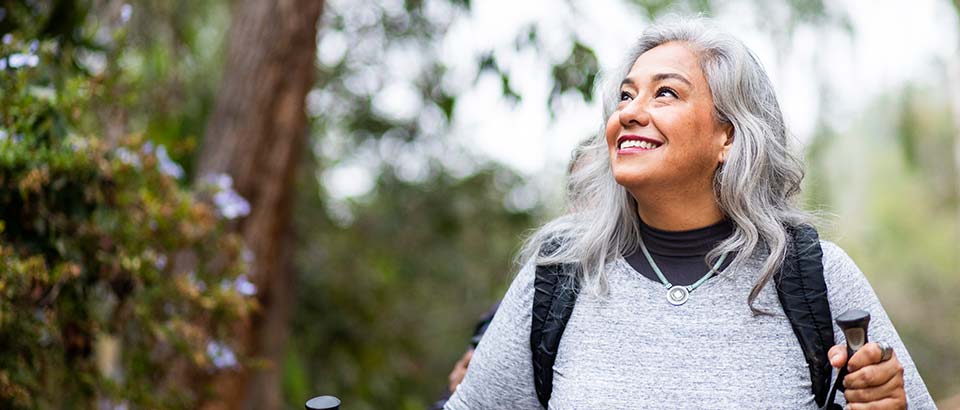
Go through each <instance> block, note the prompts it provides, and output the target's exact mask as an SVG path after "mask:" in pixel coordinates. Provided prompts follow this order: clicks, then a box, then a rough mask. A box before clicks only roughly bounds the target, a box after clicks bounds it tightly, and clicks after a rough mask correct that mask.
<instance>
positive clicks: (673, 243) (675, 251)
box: [640, 219, 733, 257]
mask: <svg viewBox="0 0 960 410" xmlns="http://www.w3.org/2000/svg"><path fill="white" fill-rule="evenodd" d="M731 234H733V223H731V222H730V220H728V219H724V220H721V221H720V222H717V223H715V224H713V225H710V226H705V227H703V228H697V229H692V230H689V231H665V230H662V229H657V228H654V227H652V226H650V225H647V224H646V223H644V222H643V221H640V235H641V237H642V238H643V243H644V244H646V245H647V249H649V250H650V253H652V254H654V255H662V256H677V257H682V256H699V257H703V256H704V255H706V254H707V252H710V250H711V249H713V247H714V246H717V244H718V243H720V241H723V240H724V239H727V238H728V237H730V235H731Z"/></svg>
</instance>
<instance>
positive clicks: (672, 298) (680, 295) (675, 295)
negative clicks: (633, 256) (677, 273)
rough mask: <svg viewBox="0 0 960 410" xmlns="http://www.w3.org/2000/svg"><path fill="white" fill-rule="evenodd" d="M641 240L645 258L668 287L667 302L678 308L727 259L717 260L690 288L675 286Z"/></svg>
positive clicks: (725, 256) (661, 281) (723, 256)
mask: <svg viewBox="0 0 960 410" xmlns="http://www.w3.org/2000/svg"><path fill="white" fill-rule="evenodd" d="M638 239H640V250H641V251H643V256H646V257H647V262H649V263H650V267H651V268H653V271H654V272H656V274H657V277H658V278H660V283H663V286H666V287H667V301H668V302H670V303H671V304H674V305H676V306H680V305H682V304H684V303H686V302H687V299H688V298H689V297H690V292H693V290H694V289H696V288H698V287H700V285H702V284H703V282H706V281H707V279H710V276H712V275H713V274H714V272H717V269H720V265H723V261H724V260H726V259H727V254H723V255H721V256H720V259H718V260H717V263H715V264H713V267H712V268H710V270H708V271H707V273H705V274H704V275H703V277H701V278H700V280H698V281H696V282H694V283H693V284H692V285H689V286H674V285H673V284H672V283H670V281H668V280H667V278H666V277H665V276H663V272H662V271H660V267H659V266H657V262H654V260H653V256H651V255H650V251H649V250H647V245H646V244H644V243H643V239H642V238H638Z"/></svg>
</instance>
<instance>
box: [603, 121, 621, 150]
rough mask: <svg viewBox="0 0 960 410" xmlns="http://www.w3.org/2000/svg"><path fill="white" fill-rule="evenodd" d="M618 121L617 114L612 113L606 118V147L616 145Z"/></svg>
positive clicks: (618, 131) (618, 129) (618, 128)
mask: <svg viewBox="0 0 960 410" xmlns="http://www.w3.org/2000/svg"><path fill="white" fill-rule="evenodd" d="M620 128H621V127H620V120H619V118H618V112H614V113H613V114H611V115H610V117H609V118H607V127H606V132H605V136H606V137H607V147H608V148H613V146H614V145H616V144H617V137H619V136H620Z"/></svg>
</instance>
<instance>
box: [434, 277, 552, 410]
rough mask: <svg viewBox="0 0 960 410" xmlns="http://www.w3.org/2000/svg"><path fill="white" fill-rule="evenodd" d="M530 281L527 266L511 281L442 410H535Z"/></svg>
mask: <svg viewBox="0 0 960 410" xmlns="http://www.w3.org/2000/svg"><path fill="white" fill-rule="evenodd" d="M534 276H535V269H534V265H533V263H527V264H526V265H525V266H524V267H523V269H521V270H520V273H519V274H517V277H516V278H514V280H513V283H512V284H511V285H510V289H509V290H507V294H506V296H504V298H503V301H502V302H501V303H500V308H499V309H498V310H497V313H496V315H494V316H493V321H492V322H491V323H490V327H489V328H487V333H485V334H484V335H483V339H482V340H481V341H480V344H479V345H478V346H477V350H476V351H475V352H474V354H473V358H472V359H471V360H470V365H469V367H468V368H467V374H466V376H465V377H464V379H463V382H462V383H460V386H459V387H457V390H456V391H455V392H454V394H453V396H452V397H450V400H449V401H448V402H447V404H446V406H445V407H444V408H445V409H453V410H457V409H540V402H539V401H537V394H536V391H535V389H534V386H533V364H532V362H531V354H530V323H531V309H532V308H533V280H534Z"/></svg>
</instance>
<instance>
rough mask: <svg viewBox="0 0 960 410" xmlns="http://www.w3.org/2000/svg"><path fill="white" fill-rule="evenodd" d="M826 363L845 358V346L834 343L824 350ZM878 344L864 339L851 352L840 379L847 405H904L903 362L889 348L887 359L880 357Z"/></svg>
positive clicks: (854, 407) (853, 408)
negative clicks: (890, 352)
mask: <svg viewBox="0 0 960 410" xmlns="http://www.w3.org/2000/svg"><path fill="white" fill-rule="evenodd" d="M827 354H828V355H829V356H830V364H831V365H833V367H836V368H840V366H843V364H844V363H845V362H846V361H847V346H846V345H836V346H833V347H832V348H830V351H829V352H828V353H827ZM882 355H883V352H882V350H881V349H880V345H879V344H877V343H867V344H866V345H864V346H863V347H862V348H861V349H860V350H858V351H857V352H856V353H854V354H853V357H851V358H850V362H849V363H847V368H848V369H849V371H850V374H848V375H847V377H846V378H844V379H843V387H845V388H846V391H845V392H844V394H843V395H844V397H846V399H847V407H846V408H848V409H851V410H858V409H906V408H907V393H906V391H904V389H903V365H902V364H900V360H899V359H897V353H896V352H893V354H892V355H891V356H890V359H888V360H881V357H882Z"/></svg>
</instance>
